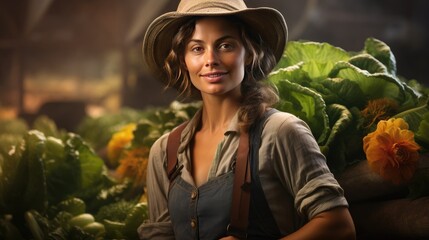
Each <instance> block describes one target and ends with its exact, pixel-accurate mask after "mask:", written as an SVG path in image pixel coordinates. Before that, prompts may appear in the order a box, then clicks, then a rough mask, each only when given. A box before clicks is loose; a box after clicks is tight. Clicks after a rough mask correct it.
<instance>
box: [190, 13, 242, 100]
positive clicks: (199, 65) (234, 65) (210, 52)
mask: <svg viewBox="0 0 429 240" xmlns="http://www.w3.org/2000/svg"><path fill="white" fill-rule="evenodd" d="M245 56H246V52H245V49H244V46H243V43H242V41H241V38H240V32H239V29H238V27H237V26H236V25H235V24H232V23H231V22H229V21H228V20H226V19H225V18H221V17H206V18H202V19H199V20H197V22H196V24H195V31H194V33H193V35H192V36H191V38H190V40H189V42H188V43H187V45H186V49H185V64H186V68H187V70H188V73H189V77H190V79H191V81H192V84H193V85H194V86H195V87H196V88H197V89H198V90H199V91H200V92H201V94H202V95H216V96H229V95H233V96H239V95H240V84H241V82H242V81H243V78H244V68H245V58H246V57H245Z"/></svg>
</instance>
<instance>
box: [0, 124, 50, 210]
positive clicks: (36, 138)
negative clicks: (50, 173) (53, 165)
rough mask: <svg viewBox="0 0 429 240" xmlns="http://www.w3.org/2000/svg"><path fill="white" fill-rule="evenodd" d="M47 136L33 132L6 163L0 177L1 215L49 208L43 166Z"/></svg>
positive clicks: (14, 150)
mask: <svg viewBox="0 0 429 240" xmlns="http://www.w3.org/2000/svg"><path fill="white" fill-rule="evenodd" d="M45 140H46V138H45V136H44V135H43V133H41V132H39V131H37V130H31V131H29V132H28V133H27V134H25V136H24V142H23V145H22V146H17V147H15V148H14V149H13V150H12V151H11V152H10V154H9V155H8V156H6V158H5V159H4V162H3V166H2V171H3V174H2V176H0V185H1V186H2V187H1V191H2V192H1V194H2V197H1V198H0V204H1V206H0V213H9V214H20V215H21V216H23V215H22V214H23V213H24V212H25V211H27V210H30V209H35V210H37V211H41V212H43V211H45V209H46V205H47V197H46V181H45V172H44V166H43V162H42V154H43V151H44V144H45Z"/></svg>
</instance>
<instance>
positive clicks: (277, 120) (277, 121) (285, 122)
mask: <svg viewBox="0 0 429 240" xmlns="http://www.w3.org/2000/svg"><path fill="white" fill-rule="evenodd" d="M264 131H270V132H276V133H297V134H299V133H304V132H309V131H310V128H309V127H308V125H307V123H306V122H304V121H303V120H302V119H300V118H298V117H297V116H295V115H293V114H291V113H287V112H282V111H278V112H275V113H274V114H272V115H271V116H269V117H268V118H267V120H266V122H265V125H264Z"/></svg>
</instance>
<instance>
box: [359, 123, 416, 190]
mask: <svg viewBox="0 0 429 240" xmlns="http://www.w3.org/2000/svg"><path fill="white" fill-rule="evenodd" d="M363 148H364V151H365V154H366V158H367V160H368V164H369V166H370V168H371V169H372V170H373V171H374V172H376V173H378V174H379V175H380V176H382V177H383V178H384V179H386V180H389V181H392V182H393V183H395V184H399V183H403V182H407V181H409V180H410V179H411V178H412V176H413V174H414V172H415V171H416V168H417V163H418V159H419V153H418V150H419V149H420V146H419V145H418V144H417V143H416V142H415V141H414V133H413V132H412V131H410V130H408V124H407V123H406V122H405V121H404V120H403V119H402V118H396V119H394V118H391V119H389V120H387V121H386V120H381V121H380V122H378V124H377V129H376V130H375V131H374V132H372V133H370V134H368V135H367V136H365V137H364V138H363Z"/></svg>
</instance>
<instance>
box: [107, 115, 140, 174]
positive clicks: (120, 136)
mask: <svg viewBox="0 0 429 240" xmlns="http://www.w3.org/2000/svg"><path fill="white" fill-rule="evenodd" d="M135 129H136V124H135V123H130V124H127V125H125V126H123V127H122V128H121V129H120V130H119V131H118V132H116V133H114V134H113V135H112V138H111V139H110V141H109V143H108V144H107V160H108V165H109V167H112V168H115V167H117V166H118V161H119V158H120V157H121V154H122V152H123V150H124V149H125V148H126V147H129V146H130V144H131V141H132V140H133V138H134V134H133V131H134V130H135Z"/></svg>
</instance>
